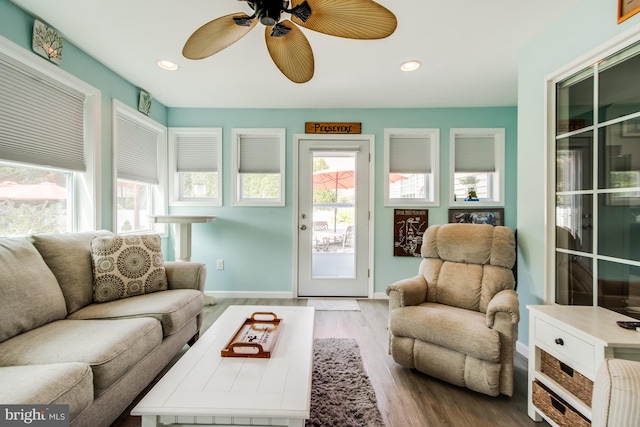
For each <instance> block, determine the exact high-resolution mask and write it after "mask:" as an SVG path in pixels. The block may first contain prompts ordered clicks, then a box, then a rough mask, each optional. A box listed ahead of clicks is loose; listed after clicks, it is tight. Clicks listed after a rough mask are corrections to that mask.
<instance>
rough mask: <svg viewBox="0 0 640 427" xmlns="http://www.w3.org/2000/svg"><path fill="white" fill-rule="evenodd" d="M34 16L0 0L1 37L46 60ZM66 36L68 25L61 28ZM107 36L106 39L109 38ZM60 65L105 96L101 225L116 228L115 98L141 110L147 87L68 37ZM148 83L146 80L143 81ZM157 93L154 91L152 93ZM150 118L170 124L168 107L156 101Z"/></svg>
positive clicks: (5, 0)
mask: <svg viewBox="0 0 640 427" xmlns="http://www.w3.org/2000/svg"><path fill="white" fill-rule="evenodd" d="M33 21H34V18H33V17H32V16H31V15H29V14H28V13H26V12H25V11H23V10H22V9H20V8H19V7H17V6H16V5H14V4H13V3H11V2H10V1H9V0H0V36H3V37H5V38H7V39H9V40H10V41H12V42H13V43H15V44H17V45H19V46H20V47H22V48H24V49H26V50H27V51H28V52H31V53H32V54H33V55H34V57H36V58H38V60H41V61H46V59H44V58H43V57H41V56H39V55H37V54H36V53H34V52H33V51H32V50H31V35H32V33H33ZM58 30H59V31H60V32H61V33H62V34H63V36H64V28H58ZM106 39H107V38H105V40H106ZM114 48H116V47H114ZM59 67H60V68H61V69H62V70H64V71H66V72H68V73H69V74H72V75H74V76H75V77H77V78H79V79H81V80H83V81H84V82H86V83H88V84H90V85H91V86H93V87H95V88H96V89H99V90H100V92H101V99H102V111H101V134H102V149H101V160H102V188H103V192H102V195H101V202H102V218H103V223H102V224H101V225H100V228H103V229H107V230H113V228H114V221H113V209H114V208H113V173H112V171H113V163H112V161H111V158H112V155H111V153H112V152H113V144H112V135H111V134H112V117H111V116H112V114H111V112H112V107H111V104H112V100H113V99H114V98H115V99H118V100H119V101H121V102H122V103H124V104H126V105H128V106H129V107H131V108H134V109H136V110H137V109H138V96H139V93H140V89H144V87H143V86H140V87H139V86H137V85H136V84H134V83H132V82H129V81H127V80H125V79H124V78H122V77H121V76H119V75H118V74H116V73H115V72H113V71H112V70H111V69H109V68H108V67H107V66H105V65H103V64H101V63H100V62H98V61H96V60H95V59H94V58H93V57H91V56H89V55H87V54H86V53H84V52H83V51H81V50H80V49H78V48H77V47H76V46H74V45H73V43H71V42H70V41H68V40H66V39H65V40H64V47H63V50H62V63H61V64H60V65H59ZM140 84H141V85H144V82H140ZM151 95H153V94H151ZM150 117H151V118H152V119H153V120H155V121H157V122H158V123H161V124H163V125H166V123H167V107H165V106H164V105H162V104H161V103H160V102H158V101H156V100H154V101H153V106H152V107H151V115H150Z"/></svg>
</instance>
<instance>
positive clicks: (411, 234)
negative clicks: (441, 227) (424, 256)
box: [393, 209, 429, 257]
mask: <svg viewBox="0 0 640 427" xmlns="http://www.w3.org/2000/svg"><path fill="white" fill-rule="evenodd" d="M428 226H429V211H428V210H427V209H394V210H393V256H408V257H419V256H420V247H421V246H422V235H423V234H424V231H425V230H426V229H427V227H428Z"/></svg>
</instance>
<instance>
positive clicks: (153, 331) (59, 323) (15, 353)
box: [0, 231, 206, 427]
mask: <svg viewBox="0 0 640 427" xmlns="http://www.w3.org/2000/svg"><path fill="white" fill-rule="evenodd" d="M114 236H115V235H113V234H112V233H110V232H106V231H101V232H91V233H68V234H35V235H31V236H28V237H15V238H10V237H5V238H0V403H2V404H68V405H69V413H70V419H71V425H72V426H91V427H95V426H109V425H110V424H111V423H112V422H113V421H114V420H115V419H116V418H117V417H118V416H119V415H120V413H121V412H122V411H123V410H125V409H126V408H127V406H129V405H130V404H131V402H132V401H133V400H134V398H135V397H136V396H137V395H138V394H139V393H140V392H141V391H143V390H144V389H145V388H146V387H147V386H148V385H149V383H150V382H151V381H152V380H153V379H154V378H155V377H156V376H157V375H158V373H159V372H160V371H161V370H162V369H163V368H164V367H165V366H166V365H167V363H168V362H170V361H171V359H172V358H173V357H174V356H175V355H176V354H177V353H178V352H179V351H180V350H181V349H182V348H183V347H184V345H185V344H186V343H188V342H190V341H192V340H195V339H197V336H198V332H199V330H200V325H201V321H202V320H201V314H202V308H203V288H204V280H205V275H206V269H205V266H204V265H203V264H199V263H186V262H162V259H161V255H160V257H156V258H155V259H154V260H153V261H152V264H153V265H154V267H155V268H159V269H160V270H161V271H162V270H164V273H160V274H161V275H162V279H163V282H164V283H165V288H166V290H158V289H151V292H150V293H145V290H144V287H143V288H142V289H141V288H140V287H139V286H130V287H129V288H128V289H125V291H124V293H120V294H119V295H115V296H113V295H110V296H111V297H113V298H112V300H109V301H108V302H95V301H96V300H100V301H102V300H104V299H100V298H97V297H98V296H99V295H97V294H96V292H95V289H94V271H95V270H94V268H95V255H96V253H95V247H94V245H92V239H93V238H94V237H96V238H98V237H100V238H102V237H106V238H107V240H109V239H113V238H114ZM115 237H117V236H115ZM155 238H156V239H158V240H157V241H158V249H159V238H158V237H157V236H155ZM95 241H96V240H93V242H95ZM92 249H93V252H92ZM143 249H144V248H143ZM92 255H93V256H92ZM109 268H110V267H109ZM109 268H106V270H108V269H109ZM96 276H97V274H96ZM165 276H166V281H164V277H165ZM162 289H164V288H162ZM147 291H149V289H147Z"/></svg>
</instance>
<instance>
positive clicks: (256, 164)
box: [238, 135, 280, 173]
mask: <svg viewBox="0 0 640 427" xmlns="http://www.w3.org/2000/svg"><path fill="white" fill-rule="evenodd" d="M239 144H240V150H239V153H240V164H239V166H238V171H239V172H240V173H280V139H279V138H278V137H273V136H257V135H241V136H240V142H239Z"/></svg>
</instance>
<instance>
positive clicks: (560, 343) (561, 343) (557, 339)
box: [556, 338, 564, 345]
mask: <svg viewBox="0 0 640 427" xmlns="http://www.w3.org/2000/svg"><path fill="white" fill-rule="evenodd" d="M556 344H558V345H564V341H563V340H562V338H556Z"/></svg>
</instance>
